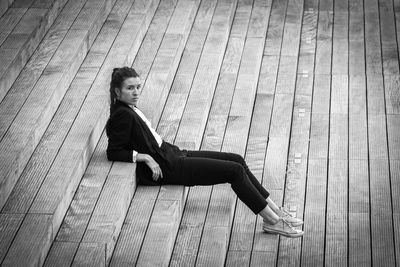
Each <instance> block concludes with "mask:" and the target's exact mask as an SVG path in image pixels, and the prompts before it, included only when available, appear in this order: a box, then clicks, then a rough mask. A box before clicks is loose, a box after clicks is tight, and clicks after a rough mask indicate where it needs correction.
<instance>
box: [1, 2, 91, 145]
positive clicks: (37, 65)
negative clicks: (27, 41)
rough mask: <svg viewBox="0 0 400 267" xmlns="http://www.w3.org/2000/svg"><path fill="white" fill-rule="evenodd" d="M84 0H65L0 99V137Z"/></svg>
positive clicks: (26, 96)
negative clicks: (62, 6) (43, 35)
mask: <svg viewBox="0 0 400 267" xmlns="http://www.w3.org/2000/svg"><path fill="white" fill-rule="evenodd" d="M86 1H87V0H79V1H68V2H67V4H66V5H65V6H64V8H63V10H62V11H61V13H60V14H59V15H58V17H57V18H56V19H55V21H54V23H53V25H52V26H51V28H50V29H49V31H48V32H47V34H46V35H45V37H44V38H43V40H42V42H41V43H40V44H39V46H38V48H37V49H36V51H35V52H34V53H33V55H32V56H31V58H30V59H29V61H28V63H27V64H26V65H25V66H24V68H23V69H22V71H21V73H20V74H19V76H18V77H17V79H16V80H15V82H14V83H13V85H12V86H11V88H10V90H9V91H8V93H7V94H6V96H5V97H4V99H3V101H1V102H0V118H1V120H0V140H1V139H3V137H4V135H5V133H6V132H7V130H8V128H9V127H10V125H11V123H12V122H13V120H14V119H15V117H16V116H17V114H18V112H19V110H20V109H21V107H22V105H23V104H24V103H25V101H26V99H27V98H28V96H29V94H30V93H31V91H32V89H33V88H34V86H35V84H36V83H37V81H38V80H39V78H40V76H41V74H42V73H43V71H44V69H45V68H46V66H47V64H48V63H49V61H50V60H51V58H52V57H53V55H54V53H55V52H56V50H57V49H58V47H59V45H60V44H61V42H62V40H63V39H64V38H65V35H66V34H67V32H68V30H69V29H70V27H71V25H72V24H73V22H74V20H75V19H76V17H77V16H78V14H79V13H80V11H81V9H82V7H83V6H84V5H85V3H86Z"/></svg>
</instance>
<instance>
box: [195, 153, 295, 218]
mask: <svg viewBox="0 0 400 267" xmlns="http://www.w3.org/2000/svg"><path fill="white" fill-rule="evenodd" d="M187 156H188V157H192V158H196V157H197V158H199V157H202V158H210V159H219V160H227V161H232V162H236V163H239V164H240V165H242V166H243V168H244V169H245V171H246V174H247V176H248V178H249V180H250V182H251V183H252V184H253V185H254V187H255V188H256V189H257V190H258V192H259V193H260V194H261V195H262V196H263V197H264V198H265V199H266V201H267V203H268V206H267V207H266V208H265V209H264V210H262V211H261V212H260V213H259V214H260V215H261V217H263V218H264V219H265V220H266V221H267V222H270V223H272V222H274V221H276V218H278V217H276V216H274V215H277V216H279V217H284V218H285V219H286V220H287V221H288V222H290V223H291V224H292V225H293V226H299V225H302V224H303V221H302V220H300V219H298V218H295V217H292V216H291V215H290V214H289V213H288V212H286V211H285V210H284V209H282V208H281V207H279V206H278V205H276V203H275V202H274V201H273V200H272V199H271V198H270V197H269V192H268V191H267V190H265V188H264V187H263V186H262V185H261V184H260V183H259V182H258V180H257V178H256V177H255V176H254V175H253V173H252V172H251V171H250V169H249V167H248V166H247V164H246V162H245V160H244V159H243V157H242V156H240V155H238V154H235V153H226V152H217V151H198V150H192V151H187ZM271 212H273V213H274V214H271Z"/></svg>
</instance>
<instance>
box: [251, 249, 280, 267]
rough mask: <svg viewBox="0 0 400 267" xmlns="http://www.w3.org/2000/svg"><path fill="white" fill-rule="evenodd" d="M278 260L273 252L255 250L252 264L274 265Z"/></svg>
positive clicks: (253, 265)
mask: <svg viewBox="0 0 400 267" xmlns="http://www.w3.org/2000/svg"><path fill="white" fill-rule="evenodd" d="M275 264H276V260H275V257H274V253H273V252H258V251H257V252H254V253H253V255H252V256H251V261H250V266H252V267H256V266H274V265H275Z"/></svg>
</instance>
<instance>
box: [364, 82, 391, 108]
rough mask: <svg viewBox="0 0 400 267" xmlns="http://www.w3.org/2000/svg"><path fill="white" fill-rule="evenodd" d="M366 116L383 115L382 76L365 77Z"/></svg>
mask: <svg viewBox="0 0 400 267" xmlns="http://www.w3.org/2000/svg"><path fill="white" fill-rule="evenodd" d="M367 100H368V103H367V104H368V105H367V109H368V111H367V112H368V114H374V115H377V114H385V112H386V111H385V110H386V108H385V92H384V89H383V77H382V75H368V76H367Z"/></svg>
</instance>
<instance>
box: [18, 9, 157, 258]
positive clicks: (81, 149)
mask: <svg viewBox="0 0 400 267" xmlns="http://www.w3.org/2000/svg"><path fill="white" fill-rule="evenodd" d="M149 13H150V14H147V15H150V16H152V14H151V11H149ZM145 17H146V14H141V15H138V14H137V13H135V11H131V13H130V16H129V19H127V20H126V21H125V24H124V26H123V29H122V30H121V32H120V34H121V35H120V37H119V38H117V40H116V41H115V42H114V45H115V46H114V49H111V50H110V53H109V57H108V60H107V59H106V62H108V63H112V64H111V65H113V66H114V63H116V60H118V59H119V58H121V57H115V54H116V53H118V54H119V53H121V52H122V55H124V56H125V57H129V56H130V55H129V52H131V51H129V49H133V50H135V47H133V48H132V44H131V43H129V42H127V41H126V40H124V38H123V37H124V36H125V37H126V36H129V40H131V42H140V38H142V37H139V38H138V39H135V38H133V39H132V29H135V26H136V27H138V28H139V29H140V28H141V27H144V25H143V24H140V23H139V24H138V20H139V19H141V21H143V20H144V19H145ZM128 33H129V35H128ZM138 35H139V36H143V34H142V33H141V32H140V31H139V33H138ZM121 36H123V37H121ZM123 49H125V53H123V52H124V50H123ZM96 81H97V82H98V80H96ZM96 81H95V83H97V82H96ZM95 88H97V87H95ZM97 94H98V92H93V91H91V92H90V93H89V95H88V96H87V99H86V103H85V104H84V105H83V107H82V109H81V113H80V114H79V115H78V117H77V119H76V120H75V123H74V125H73V126H72V129H71V131H70V135H69V136H68V137H67V139H66V141H65V142H64V144H63V145H64V147H62V148H61V149H60V152H59V154H58V156H57V158H56V160H55V162H54V164H53V166H52V168H51V169H50V171H49V175H48V176H47V177H46V180H45V182H44V186H43V187H42V188H41V189H40V191H39V193H38V195H37V198H36V199H35V201H34V202H33V205H32V207H31V209H30V213H32V212H33V213H34V212H43V210H44V209H48V210H49V212H47V211H44V212H45V213H47V214H49V213H50V214H52V215H51V217H52V220H53V221H52V225H50V226H48V227H50V228H52V229H53V232H56V231H57V230H58V227H59V226H60V224H61V220H62V218H63V217H64V214H65V212H66V209H67V208H68V205H69V203H70V201H71V198H72V195H73V192H74V190H75V188H76V186H77V184H76V183H77V181H72V182H67V181H66V178H68V177H71V176H72V177H74V176H75V177H79V178H80V177H81V176H82V174H83V171H84V168H85V167H86V165H87V161H88V157H89V156H90V155H91V154H92V152H91V151H92V150H93V149H94V146H95V144H96V143H97V140H98V138H99V133H101V131H102V129H103V127H104V124H105V118H106V117H105V116H106V114H101V113H100V112H99V113H97V111H98V110H96V108H95V107H98V106H99V103H101V101H102V99H103V100H104V98H106V97H105V96H101V95H100V96H99V95H97ZM100 106H101V105H100ZM101 108H103V106H101ZM103 109H104V108H103ZM89 110H90V111H91V112H93V113H92V114H91V113H90V112H88V111H89ZM93 114H95V115H96V116H99V117H101V118H104V119H100V120H98V119H97V120H96V119H95V118H91V117H90V116H93ZM88 120H89V121H97V124H95V125H93V126H92V127H93V128H90V127H87V126H88V125H87V121H88ZM83 125H85V127H83ZM79 131H81V132H80V133H78V132H79ZM80 134H81V135H80ZM82 136H86V137H87V139H89V140H86V142H85V140H82V138H81V137H82ZM64 160H65V161H64ZM65 163H67V164H65ZM57 166H58V167H57ZM60 166H62V167H60ZM60 177H62V178H64V179H61V178H60ZM52 179H55V181H57V182H56V183H54V184H57V187H54V184H51V180H52ZM76 180H77V178H76ZM46 184H47V186H46ZM63 187H64V188H65V191H63V192H65V193H66V194H64V195H63V194H58V192H57V190H61V189H62V188H63ZM49 189H50V190H49ZM47 193H48V194H47ZM52 194H55V195H53V196H56V197H52ZM46 197H48V199H47V200H46ZM57 201H59V203H58V204H57ZM43 203H45V204H43ZM21 229H22V228H21ZM49 241H50V242H51V240H49ZM49 241H47V240H44V241H43V242H49ZM21 242H22V241H21ZM21 242H19V243H18V244H16V246H19V247H23V245H22V244H23V243H21ZM38 242H39V243H40V242H41V241H40V240H38ZM45 244H47V243H45ZM45 244H40V245H41V248H42V249H43V250H44V251H45V252H47V251H46V250H47V249H48V248H47V245H45ZM26 249H28V250H29V248H26ZM31 249H32V248H31ZM36 254H38V253H36Z"/></svg>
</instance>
